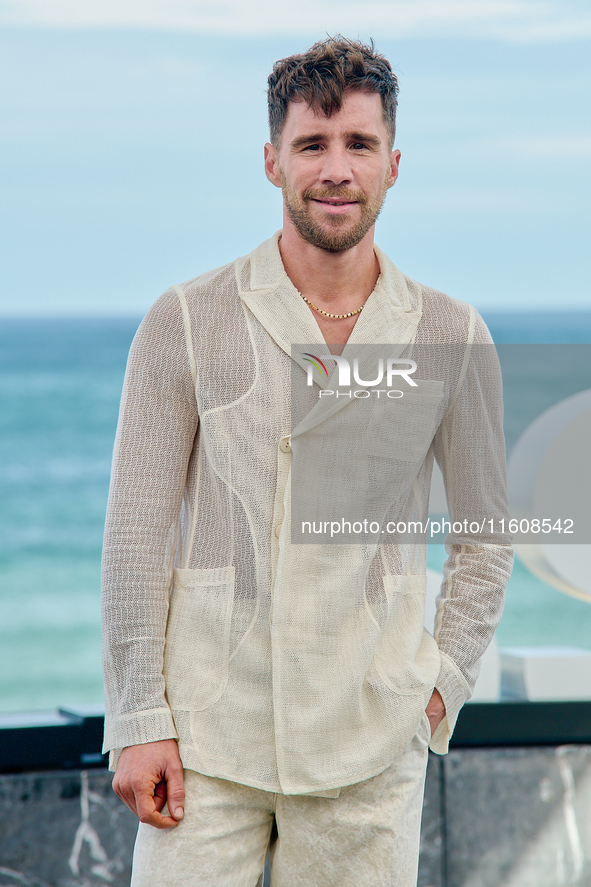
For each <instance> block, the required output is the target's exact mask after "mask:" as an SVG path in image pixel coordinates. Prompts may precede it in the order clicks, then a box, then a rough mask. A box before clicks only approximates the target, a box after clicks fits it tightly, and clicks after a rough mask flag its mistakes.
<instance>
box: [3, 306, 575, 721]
mask: <svg viewBox="0 0 591 887" xmlns="http://www.w3.org/2000/svg"><path fill="white" fill-rule="evenodd" d="M486 319H487V321H488V322H489V325H490V327H491V330H492V331H493V335H494V336H495V339H496V340H497V341H498V342H573V343H574V342H591V314H577V315H574V314H571V315H569V314H566V315H562V316H558V315H554V316H552V315H537V316H535V315H531V314H523V315H520V314H499V315H490V316H487V317H486ZM137 324H138V320H137V319H121V318H119V319H113V318H102V319H84V320H82V319H78V320H77V319H51V320H49V319H27V320H12V319H11V320H3V321H1V322H0V503H1V506H0V610H1V613H0V651H1V653H0V655H1V658H2V668H1V672H0V711H18V710H24V709H31V708H55V707H58V706H60V705H74V704H80V703H101V702H102V684H101V673H100V629H99V593H100V548H101V540H102V526H103V519H104V511H105V505H106V499H107V493H108V483H109V470H110V460H111V450H112V445H113V438H114V434H115V426H116V421H117V410H118V404H119V397H120V393H121V385H122V381H123V373H124V369H125V360H126V356H127V351H128V348H129V344H130V342H131V339H132V337H133V334H134V332H135V329H136V327H137ZM528 384H529V385H530V388H531V390H530V396H529V397H528V398H527V402H528V404H529V405H530V409H531V410H533V411H534V414H535V410H536V409H538V408H539V407H540V406H543V403H544V398H546V399H547V398H548V397H549V396H554V395H550V394H549V393H548V390H547V389H548V385H547V384H546V383H544V384H543V385H542V384H541V382H540V380H539V379H538V378H533V379H530V380H529V382H528ZM581 387H587V386H586V385H584V386H581ZM514 412H515V416H514V417H513V419H511V421H512V422H513V424H514V426H515V428H517V426H519V425H520V424H523V421H524V414H523V410H522V409H518V408H517V407H515V409H514ZM442 559H443V558H442V550H441V548H440V547H439V546H430V547H429V563H430V565H431V566H433V567H435V568H439V567H440V565H441V562H442ZM498 640H499V643H500V644H501V645H503V646H506V645H512V644H532V645H533V644H569V645H575V646H581V647H586V648H589V649H591V606H590V605H588V604H585V603H583V602H581V601H578V600H575V599H573V598H568V597H566V596H565V595H563V594H560V593H559V592H557V591H554V590H553V589H551V588H549V587H547V586H545V585H543V583H541V582H539V581H538V580H537V579H535V577H533V576H531V575H530V574H529V573H528V572H527V570H525V568H524V567H523V566H522V565H521V564H518V565H517V566H516V569H515V571H514V575H513V577H512V579H511V583H510V585H509V589H508V595H507V606H506V609H505V614H504V616H503V620H502V623H501V626H500V628H499V632H498Z"/></svg>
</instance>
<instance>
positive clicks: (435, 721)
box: [425, 690, 445, 736]
mask: <svg viewBox="0 0 591 887" xmlns="http://www.w3.org/2000/svg"><path fill="white" fill-rule="evenodd" d="M425 714H426V715H427V717H428V718H429V723H430V724H431V736H433V734H434V733H435V731H436V730H437V728H438V726H439V725H440V723H441V722H442V720H443V719H444V717H445V703H444V702H443V699H442V698H441V693H440V692H439V690H433V693H432V694H431V699H430V700H429V702H428V704H427V708H426V709H425Z"/></svg>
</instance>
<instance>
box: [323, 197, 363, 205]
mask: <svg viewBox="0 0 591 887" xmlns="http://www.w3.org/2000/svg"><path fill="white" fill-rule="evenodd" d="M312 199H313V200H314V201H315V202H316V203H323V204H325V205H326V206H354V205H355V204H356V203H357V201H356V200H342V199H340V198H338V197H313V198H312Z"/></svg>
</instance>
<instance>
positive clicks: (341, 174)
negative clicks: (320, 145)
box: [320, 146, 352, 185]
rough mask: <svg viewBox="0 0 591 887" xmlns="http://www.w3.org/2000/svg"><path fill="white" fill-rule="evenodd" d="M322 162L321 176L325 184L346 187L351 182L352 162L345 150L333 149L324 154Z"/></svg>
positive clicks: (341, 148)
mask: <svg viewBox="0 0 591 887" xmlns="http://www.w3.org/2000/svg"><path fill="white" fill-rule="evenodd" d="M322 160H323V164H322V169H321V172H320V175H321V178H322V181H323V182H324V183H326V184H332V185H345V184H349V183H350V182H351V179H352V172H351V160H350V157H349V154H348V152H347V150H346V149H345V148H343V147H336V146H333V147H331V148H330V149H329V150H327V151H325V152H324V154H323V158H322Z"/></svg>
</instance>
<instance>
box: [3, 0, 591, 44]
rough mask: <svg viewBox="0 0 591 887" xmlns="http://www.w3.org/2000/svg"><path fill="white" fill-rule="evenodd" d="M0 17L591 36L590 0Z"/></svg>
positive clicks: (145, 4) (152, 5)
mask: <svg viewBox="0 0 591 887" xmlns="http://www.w3.org/2000/svg"><path fill="white" fill-rule="evenodd" d="M0 24H4V25H19V26H32V27H42V28H83V29H95V28H134V29H136V28H145V29H159V30H173V31H186V32H193V33H201V34H225V35H228V36H230V35H234V36H244V37H255V36H265V35H274V34H284V35H285V34H294V35H296V34H302V35H303V34H306V35H310V34H313V33H318V34H322V33H325V32H327V31H328V32H330V33H334V32H335V31H336V30H338V31H341V32H343V33H346V34H350V35H357V34H360V35H362V36H365V35H369V34H375V35H379V36H380V37H399V38H404V37H448V38H458V37H459V38H462V37H469V38H492V39H497V40H503V41H519V42H532V41H554V40H565V39H581V38H585V37H589V36H591V14H589V12H588V8H587V4H586V2H585V0H562V2H559V0H373V2H372V0H369V2H367V3H365V4H364V5H363V6H362V5H361V4H360V3H359V2H358V0H300V3H299V4H298V8H297V13H296V12H294V8H293V6H291V5H288V4H279V3H277V0H251V2H248V3H246V2H244V0H220V2H219V3H214V2H211V0H86V2H81V0H0Z"/></svg>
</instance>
